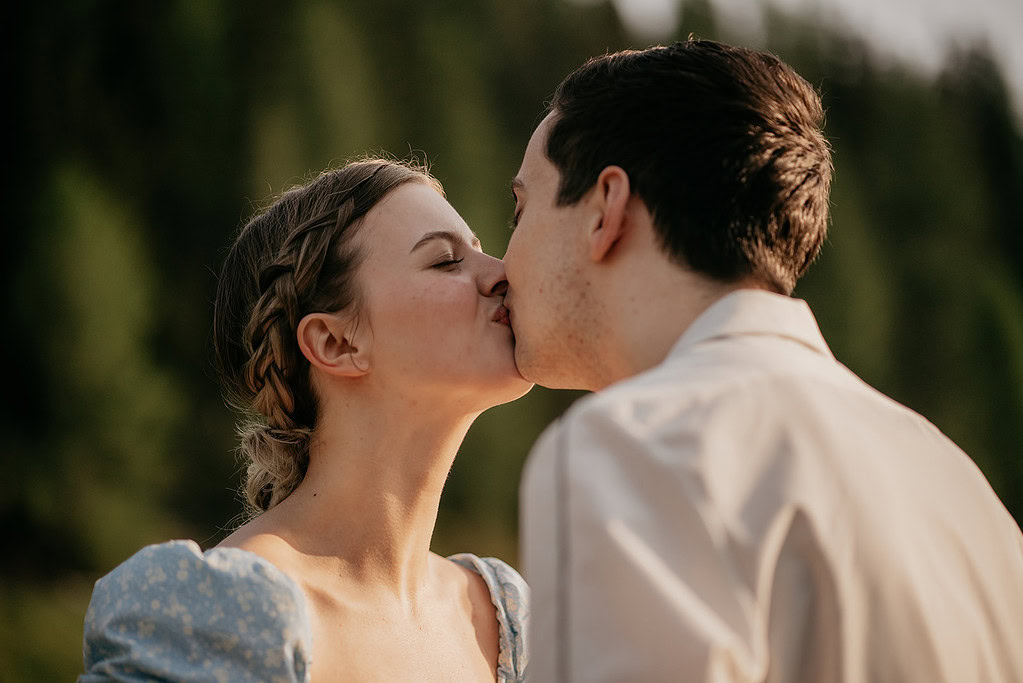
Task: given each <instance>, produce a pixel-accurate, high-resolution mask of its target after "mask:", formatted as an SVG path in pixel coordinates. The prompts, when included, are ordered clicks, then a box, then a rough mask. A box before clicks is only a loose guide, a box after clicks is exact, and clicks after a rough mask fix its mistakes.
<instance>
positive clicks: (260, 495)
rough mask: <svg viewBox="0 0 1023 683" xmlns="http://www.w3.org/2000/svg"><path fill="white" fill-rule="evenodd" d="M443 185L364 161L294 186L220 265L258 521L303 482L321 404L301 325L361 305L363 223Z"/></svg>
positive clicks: (221, 307)
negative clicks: (392, 202)
mask: <svg viewBox="0 0 1023 683" xmlns="http://www.w3.org/2000/svg"><path fill="white" fill-rule="evenodd" d="M408 182H423V183H426V184H428V185H430V186H432V187H434V188H435V189H436V190H437V191H438V192H440V193H441V194H442V195H443V189H442V188H441V185H440V183H439V182H438V181H437V180H436V179H435V178H433V176H431V175H430V173H429V171H428V170H427V169H425V168H424V167H421V166H419V165H418V164H414V163H410V162H398V161H392V160H387V159H362V160H359V161H356V162H352V163H349V164H347V165H345V166H344V167H343V168H340V169H336V170H328V171H324V172H323V173H321V174H319V175H318V176H317V177H316V178H315V179H313V180H312V181H310V182H308V183H306V184H304V185H301V186H299V187H295V188H293V189H291V190H288V191H287V192H285V193H284V194H282V195H281V196H279V197H278V198H277V199H276V200H274V201H273V202H272V203H271V204H270V205H269V206H268V207H267V208H266V209H264V210H263V211H260V212H259V213H257V214H256V215H255V216H253V217H252V218H251V219H250V220H249V221H248V223H246V225H245V226H244V227H243V228H242V229H241V232H240V233H239V234H238V236H237V238H236V239H235V241H234V244H232V246H231V249H230V251H229V252H228V254H227V258H226V259H225V260H224V265H223V268H222V269H221V273H220V279H219V281H218V284H217V296H216V301H215V303H214V314H213V320H214V323H213V343H214V359H215V361H214V362H215V364H216V367H217V371H218V374H219V375H220V379H221V382H222V384H223V387H224V393H225V397H226V399H227V401H228V404H229V405H231V406H232V407H233V408H235V409H236V410H237V411H239V412H240V413H241V419H240V421H239V423H238V434H239V436H240V438H241V440H240V445H239V450H240V452H241V454H242V456H243V457H244V459H245V461H246V463H247V467H246V472H245V483H244V494H245V500H246V503H247V506H248V508H249V512H250V513H251V514H252V515H256V514H259V513H261V512H264V511H266V510H269V509H270V508H272V507H273V506H275V505H277V504H278V503H280V502H281V501H282V500H284V499H285V498H287V497H288V496H289V495H290V494H291V492H292V491H294V490H295V488H296V487H297V486H298V485H299V484H300V483H301V482H302V479H303V477H304V476H305V472H306V469H307V467H308V465H309V444H310V439H311V438H312V435H313V433H314V431H315V428H316V420H317V414H318V411H319V403H318V398H317V396H316V394H315V391H314V390H313V387H312V384H311V382H310V377H309V367H310V366H309V361H308V360H307V359H306V358H305V356H303V355H302V352H301V350H300V349H299V346H298V339H297V336H296V334H297V329H298V323H299V321H300V320H301V319H302V318H303V317H304V316H305V315H306V314H308V313H315V312H336V311H341V310H344V309H346V308H348V307H350V306H356V305H357V303H358V287H357V286H356V281H355V272H356V270H357V269H358V266H359V264H360V263H361V261H362V258H363V254H362V252H361V251H360V250H359V249H358V248H357V246H356V245H355V242H354V241H353V239H352V238H353V237H354V235H355V234H356V232H357V231H358V227H359V224H360V223H361V218H362V217H363V216H365V215H366V213H367V212H368V211H369V210H370V209H372V208H373V207H374V206H375V205H376V204H377V203H378V202H380V200H382V199H383V198H384V197H385V196H386V195H387V194H388V193H389V192H391V191H392V190H394V189H395V188H396V187H398V186H400V185H402V184H405V183H408Z"/></svg>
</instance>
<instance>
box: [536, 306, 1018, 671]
mask: <svg viewBox="0 0 1023 683" xmlns="http://www.w3.org/2000/svg"><path fill="white" fill-rule="evenodd" d="M520 510H521V515H522V519H521V530H522V536H523V548H522V550H523V562H524V568H525V574H526V580H527V581H528V582H529V583H530V586H531V588H532V596H533V609H532V622H531V630H532V637H531V642H532V643H533V647H532V650H533V651H532V653H531V656H530V671H529V680H530V681H534V682H536V683H545V682H548V681H557V682H558V683H572V682H584V681H585V682H586V683H591V682H598V683H599V682H602V681H608V682H610V681H630V682H631V681H651V682H656V681H713V682H718V681H720V682H725V681H727V682H730V683H733V682H734V683H739V682H746V681H749V682H753V681H757V682H761V681H771V682H774V681H800V682H802V681H805V682H807V683H810V682H812V683H827V682H829V681H842V682H849V683H859V682H867V681H871V682H873V681H921V682H923V681H927V682H928V683H941V682H943V681H948V682H953V681H954V682H955V683H960V682H963V681H985V682H987V681H992V682H996V683H997V682H999V681H1006V682H1008V681H1020V680H1023V648H1019V647H1018V643H1023V588H1021V587H1023V537H1021V534H1020V530H1019V527H1018V526H1017V525H1016V523H1015V522H1014V520H1013V519H1012V518H1011V516H1009V514H1008V512H1007V511H1006V510H1005V508H1004V506H1003V505H1002V504H1001V502H1000V501H999V500H998V498H997V497H996V496H995V494H994V492H993V491H992V490H991V487H990V486H989V484H988V483H987V481H986V480H985V479H984V477H983V475H982V474H981V473H980V471H979V470H978V468H977V467H976V466H975V465H974V464H973V462H972V461H971V460H970V459H969V458H968V457H967V456H966V455H965V454H964V453H963V452H962V451H961V450H960V449H959V448H958V447H956V446H955V444H953V443H952V442H951V441H950V440H948V439H947V438H946V437H945V436H944V435H942V434H941V433H940V432H939V431H938V430H937V429H936V428H935V427H934V426H933V425H931V424H930V423H929V422H927V421H926V420H925V419H924V418H922V417H921V416H919V415H917V414H916V413H914V412H913V411H911V410H909V409H908V408H905V407H904V406H901V405H899V404H898V403H896V402H895V401H892V400H891V399H889V398H887V397H885V396H884V395H882V394H880V393H879V392H877V391H876V390H874V389H873V388H871V387H870V386H868V385H867V384H865V383H864V382H862V380H860V379H859V378H857V377H856V376H855V375H854V374H853V373H851V372H850V371H849V370H847V369H846V368H845V367H844V366H842V365H841V364H839V363H838V362H837V361H836V360H835V359H834V357H833V355H832V354H831V351H830V350H829V349H828V346H827V344H826V342H825V341H824V338H823V337H822V335H821V333H820V330H819V329H818V327H817V324H816V321H815V320H814V318H813V315H812V313H811V312H810V309H809V307H808V306H807V305H806V303H805V302H802V301H799V300H795V299H790V298H788V297H782V296H779V295H775V294H770V293H767V292H760V291H753V290H741V291H738V292H735V293H733V294H730V295H728V296H726V297H724V298H723V299H721V300H719V301H718V302H716V303H715V304H714V305H712V306H711V307H710V308H709V309H708V310H707V311H706V312H705V313H704V314H703V315H701V316H700V317H699V318H698V319H697V320H696V321H694V322H693V324H692V325H690V326H689V328H688V329H687V330H686V332H685V333H684V334H683V335H682V336H681V337H680V338H679V340H678V341H677V343H676V344H675V345H674V346H673V348H672V350H671V351H670V353H669V354H668V357H667V358H666V359H665V360H664V362H663V363H661V364H660V365H658V366H657V367H655V368H652V369H651V370H648V371H646V372H644V373H641V374H639V375H637V376H635V377H632V378H630V379H628V380H625V381H622V382H619V383H617V384H615V385H613V386H611V387H609V388H608V389H606V390H604V391H602V392H599V393H597V394H594V395H592V396H589V397H587V398H585V399H582V400H580V401H578V402H577V403H576V404H575V405H574V406H573V407H572V408H571V409H570V410H569V411H568V412H567V413H566V414H565V416H563V417H562V418H561V419H560V420H558V421H557V422H555V423H554V424H553V425H551V426H550V427H549V428H548V429H547V431H545V433H544V434H543V435H542V436H541V438H540V440H539V441H538V442H537V444H536V446H535V447H534V449H533V452H532V453H531V455H530V457H529V460H528V462H527V466H526V470H525V473H524V478H523V487H522V492H521V505H520Z"/></svg>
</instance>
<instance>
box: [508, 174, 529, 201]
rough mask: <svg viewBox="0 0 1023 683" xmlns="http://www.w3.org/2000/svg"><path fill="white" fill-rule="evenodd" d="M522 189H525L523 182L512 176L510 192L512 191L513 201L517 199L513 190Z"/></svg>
mask: <svg viewBox="0 0 1023 683" xmlns="http://www.w3.org/2000/svg"><path fill="white" fill-rule="evenodd" d="M524 189H526V184H525V183H524V182H522V181H521V180H519V179H518V178H512V181H511V193H512V197H514V198H515V201H518V200H519V196H518V195H517V194H515V190H524Z"/></svg>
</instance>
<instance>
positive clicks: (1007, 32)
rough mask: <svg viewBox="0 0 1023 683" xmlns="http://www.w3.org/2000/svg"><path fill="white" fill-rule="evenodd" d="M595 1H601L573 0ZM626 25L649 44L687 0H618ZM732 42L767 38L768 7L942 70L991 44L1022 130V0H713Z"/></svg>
mask: <svg viewBox="0 0 1023 683" xmlns="http://www.w3.org/2000/svg"><path fill="white" fill-rule="evenodd" d="M572 1H573V2H575V3H577V4H594V3H597V2H601V1H602V0H572ZM612 2H613V3H614V5H615V8H616V10H617V11H618V15H619V16H620V17H621V19H622V23H624V24H625V25H626V27H627V28H628V29H629V30H630V31H631V32H632V33H634V34H635V35H636V36H637V37H638V38H640V39H645V40H648V41H650V42H658V41H661V40H663V39H665V38H667V37H668V36H670V35H672V34H673V33H674V32H675V30H676V28H677V26H678V22H679V20H680V19H682V18H683V17H684V14H685V0H612ZM710 2H711V7H712V9H713V10H714V12H715V15H716V16H717V19H718V25H719V27H720V28H721V29H722V30H723V31H726V32H727V33H726V35H728V38H726V39H730V40H734V41H735V42H742V43H744V44H748V45H750V46H758V45H761V44H762V42H763V38H764V36H763V30H764V27H763V10H764V8H765V7H769V6H770V7H774V8H776V9H778V10H781V11H783V12H787V13H791V14H797V15H803V16H807V15H808V16H810V17H813V18H816V19H817V20H818V21H819V22H820V23H822V24H823V25H826V26H830V27H837V28H839V29H842V30H844V31H845V32H848V33H852V34H855V35H859V36H861V37H863V38H865V39H866V42H867V43H868V44H869V45H870V46H871V47H872V48H873V50H874V52H875V54H876V55H877V57H878V58H879V59H896V60H898V61H900V62H902V63H905V64H906V65H908V66H910V67H914V68H916V69H918V70H920V71H921V72H922V73H924V74H926V75H932V76H933V75H936V74H937V73H938V72H939V71H940V70H941V67H942V66H943V65H944V63H945V59H946V56H947V55H948V52H949V51H950V49H951V48H953V47H955V46H960V47H968V46H970V45H973V44H976V43H986V44H987V45H988V47H989V51H990V53H991V55H992V57H993V58H994V60H995V61H996V63H997V64H998V65H999V66H1000V67H1001V69H1002V74H1003V78H1004V79H1005V81H1006V83H1007V84H1008V87H1009V89H1010V91H1011V93H1012V99H1013V105H1014V109H1015V114H1016V121H1017V124H1018V126H1019V128H1020V129H1021V130H1023V35H1021V34H1023V0H710Z"/></svg>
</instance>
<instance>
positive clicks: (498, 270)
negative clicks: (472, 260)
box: [479, 256, 508, 296]
mask: <svg viewBox="0 0 1023 683" xmlns="http://www.w3.org/2000/svg"><path fill="white" fill-rule="evenodd" d="M479 288H480V294H482V295H483V296H503V295H504V293H505V292H506V291H507V290H508V280H507V278H506V277H505V274H504V261H502V260H501V259H497V258H494V257H493V256H488V257H487V263H486V266H485V267H484V269H483V272H481V273H480V277H479Z"/></svg>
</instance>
